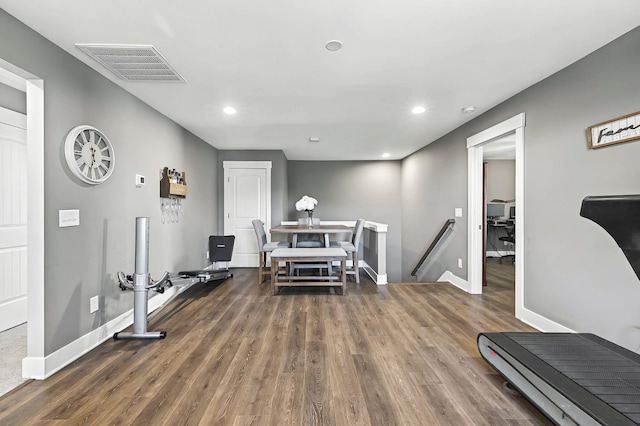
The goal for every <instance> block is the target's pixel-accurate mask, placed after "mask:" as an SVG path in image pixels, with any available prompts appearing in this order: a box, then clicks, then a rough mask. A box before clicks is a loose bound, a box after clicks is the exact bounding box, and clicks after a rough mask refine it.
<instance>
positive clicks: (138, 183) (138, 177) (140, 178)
mask: <svg viewBox="0 0 640 426" xmlns="http://www.w3.org/2000/svg"><path fill="white" fill-rule="evenodd" d="M136 186H137V187H141V186H144V176H142V175H136Z"/></svg>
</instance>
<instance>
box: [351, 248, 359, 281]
mask: <svg viewBox="0 0 640 426" xmlns="http://www.w3.org/2000/svg"><path fill="white" fill-rule="evenodd" d="M351 258H352V260H353V273H354V274H355V276H356V284H360V268H359V267H358V251H357V250H356V251H354V252H353V253H352V255H351Z"/></svg>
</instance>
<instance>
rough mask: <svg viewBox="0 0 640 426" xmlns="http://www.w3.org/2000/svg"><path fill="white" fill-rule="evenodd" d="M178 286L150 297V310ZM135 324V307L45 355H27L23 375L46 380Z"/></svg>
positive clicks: (27, 377)
mask: <svg viewBox="0 0 640 426" xmlns="http://www.w3.org/2000/svg"><path fill="white" fill-rule="evenodd" d="M176 291H177V290H176V287H170V288H167V289H165V292H164V293H163V294H157V295H155V296H154V297H152V298H151V299H149V306H148V311H149V312H153V311H154V310H155V309H157V308H158V307H159V306H161V305H162V304H163V303H165V302H166V301H167V300H168V299H169V298H170V297H171V296H173V294H174V293H175V292H176ZM131 324H133V309H131V310H130V311H127V312H125V313H123V314H122V315H120V316H118V317H117V318H114V319H112V320H111V321H109V322H108V323H106V324H103V325H102V326H100V327H98V328H96V329H95V330H92V331H91V332H89V333H87V334H85V335H84V336H82V337H80V338H78V339H76V340H74V341H73V342H71V343H69V344H68V345H66V346H64V347H62V348H60V349H58V350H57V351H55V352H53V353H52V354H50V355H47V356H45V357H27V358H24V359H23V360H22V377H24V378H26V379H36V380H44V379H46V378H47V377H50V376H51V375H53V374H55V373H56V372H58V371H59V370H61V369H62V368H64V367H66V366H67V365H69V364H71V363H72V362H73V361H75V360H76V359H78V358H80V357H81V356H82V355H84V354H86V353H87V352H89V351H91V350H92V349H94V348H95V347H97V346H98V345H100V344H101V343H103V342H105V341H106V340H109V339H111V338H113V334H114V333H116V332H118V331H122V330H123V329H125V328H127V327H129V326H130V325H131Z"/></svg>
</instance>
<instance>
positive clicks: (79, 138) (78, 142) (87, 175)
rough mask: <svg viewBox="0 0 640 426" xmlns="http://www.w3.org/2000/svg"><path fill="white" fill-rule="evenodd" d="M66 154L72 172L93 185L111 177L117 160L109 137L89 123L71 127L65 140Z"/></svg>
mask: <svg viewBox="0 0 640 426" xmlns="http://www.w3.org/2000/svg"><path fill="white" fill-rule="evenodd" d="M64 156H65V158H66V160H67V165H68V166H69V169H70V170H71V172H72V173H73V174H74V175H75V176H77V177H78V178H79V179H80V180H81V181H83V182H85V183H88V184H91V185H97V184H99V183H102V182H104V181H106V180H107V179H109V176H111V173H113V168H114V166H115V161H116V158H115V155H114V152H113V146H112V145H111V142H109V139H107V137H106V136H105V135H104V133H102V132H101V131H100V130H98V129H96V128H95V127H92V126H87V125H82V126H78V127H74V128H73V129H71V131H70V132H69V134H68V135H67V139H66V140H65V142H64Z"/></svg>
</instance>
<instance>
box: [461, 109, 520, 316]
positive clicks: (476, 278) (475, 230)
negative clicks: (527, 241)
mask: <svg viewBox="0 0 640 426" xmlns="http://www.w3.org/2000/svg"><path fill="white" fill-rule="evenodd" d="M524 127H525V113H520V114H518V115H516V116H514V117H511V118H509V119H507V120H505V121H503V122H501V123H498V124H496V125H495V126H492V127H490V128H488V129H486V130H483V131H482V132H480V133H476V134H475V135H473V136H471V137H469V138H467V160H468V162H467V166H468V179H469V181H468V190H467V191H468V201H467V202H468V207H467V209H468V210H469V217H468V224H467V241H468V245H467V250H468V251H467V258H468V276H467V280H468V284H469V292H470V293H471V294H481V293H482V264H483V262H484V259H483V256H484V254H483V253H482V239H483V237H482V235H483V233H484V232H485V230H484V226H483V222H484V218H483V213H482V212H483V208H484V206H483V203H484V201H483V200H482V163H483V145H485V144H487V143H489V142H491V141H492V140H495V139H497V138H499V137H501V136H504V135H506V134H508V133H513V132H515V146H516V167H515V168H516V206H517V209H518V213H517V218H516V226H515V228H516V229H515V236H516V244H515V254H516V259H517V261H516V262H515V269H516V271H515V310H516V312H515V316H516V318H521V316H522V314H523V313H524V267H525V257H524V250H523V249H524V224H525V211H526V209H525V206H524Z"/></svg>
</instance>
